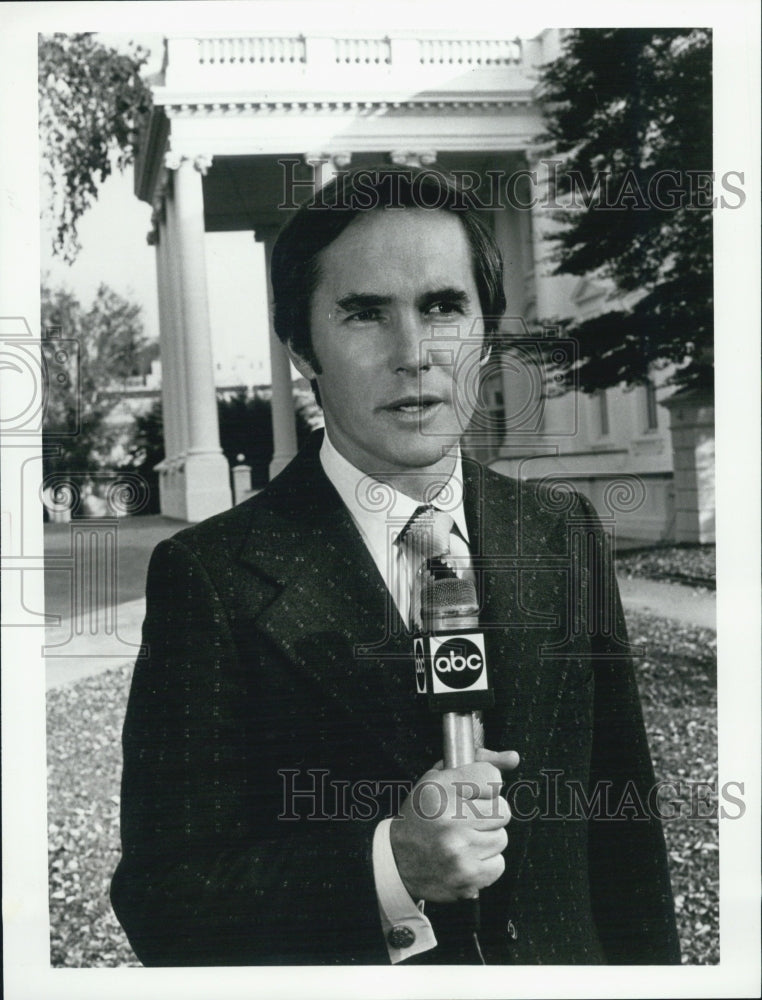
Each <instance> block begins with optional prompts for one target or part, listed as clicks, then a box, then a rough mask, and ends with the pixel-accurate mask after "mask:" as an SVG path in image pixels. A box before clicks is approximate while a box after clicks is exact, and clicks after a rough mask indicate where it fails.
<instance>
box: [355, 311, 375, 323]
mask: <svg viewBox="0 0 762 1000" xmlns="http://www.w3.org/2000/svg"><path fill="white" fill-rule="evenodd" d="M380 317H381V311H380V310H379V309H361V310H360V312H356V313H352V315H351V316H350V317H349V319H350V321H352V322H355V323H376V322H377V321H378V320H379V319H380Z"/></svg>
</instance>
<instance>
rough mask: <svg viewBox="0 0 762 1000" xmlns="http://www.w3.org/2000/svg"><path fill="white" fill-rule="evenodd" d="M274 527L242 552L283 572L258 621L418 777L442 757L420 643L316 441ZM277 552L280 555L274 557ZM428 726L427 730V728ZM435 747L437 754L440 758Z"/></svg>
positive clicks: (280, 490)
mask: <svg viewBox="0 0 762 1000" xmlns="http://www.w3.org/2000/svg"><path fill="white" fill-rule="evenodd" d="M269 509H270V512H271V516H270V530H269V531H268V532H267V537H266V539H265V542H264V543H262V542H261V541H260V539H262V533H261V532H258V533H257V534H256V536H255V537H252V538H250V539H249V540H248V542H247V544H246V545H245V546H244V549H243V550H242V553H241V559H242V560H243V561H244V562H245V563H248V564H249V565H251V566H253V567H255V568H257V569H262V568H263V567H266V571H267V575H268V576H269V577H270V578H271V579H273V581H274V582H275V584H276V585H277V588H278V591H277V596H276V597H275V599H274V600H273V601H272V602H271V603H270V604H269V606H268V607H267V609H266V610H265V611H264V613H263V614H262V615H260V616H259V618H258V620H257V626H258V628H260V629H261V630H262V631H264V632H265V633H266V634H267V635H268V636H269V637H270V638H271V639H272V641H273V642H275V643H276V645H277V646H278V647H279V648H280V650H281V651H282V652H283V653H284V654H285V656H286V657H288V659H289V660H290V661H291V662H292V663H293V664H294V665H295V666H296V667H297V668H298V669H299V670H302V671H305V672H306V673H307V674H308V675H309V676H310V677H311V678H312V679H313V680H314V681H316V682H317V683H318V684H319V685H320V686H321V687H322V689H323V690H324V691H325V694H326V697H327V698H328V699H329V703H333V704H334V705H335V706H336V709H337V712H339V713H345V712H352V713H355V712H359V713H361V714H363V716H364V717H367V720H368V729H369V732H368V742H369V745H370V744H373V743H375V744H376V745H378V744H379V743H380V744H381V747H382V749H383V751H384V752H385V753H386V754H387V756H388V757H389V758H390V759H391V760H392V761H394V764H395V766H396V767H395V769H400V770H401V771H402V772H403V773H404V774H405V775H407V776H409V777H410V778H411V779H412V778H415V777H418V776H419V775H420V774H421V773H422V771H423V770H426V769H427V768H428V767H430V766H431V764H432V763H433V762H434V760H435V759H437V757H438V756H441V750H440V749H439V748H436V747H433V746H432V745H431V742H432V740H431V735H432V721H433V720H432V719H431V718H427V717H424V718H421V716H422V709H421V705H420V704H419V703H418V702H417V700H416V697H415V681H414V668H413V660H412V640H411V638H410V635H409V632H408V631H407V629H406V628H405V626H404V625H403V623H402V622H401V620H400V617H399V614H398V612H397V609H396V606H395V605H394V602H393V600H392V598H391V595H390V594H389V591H388V590H387V588H386V586H385V584H384V581H383V579H382V577H381V575H380V573H379V572H378V569H377V567H376V565H375V563H374V561H373V559H372V557H371V555H370V553H369V552H368V550H367V548H366V546H365V544H364V542H363V541H362V539H361V537H360V535H359V532H358V531H357V528H356V527H355V525H354V523H353V521H352V519H351V517H350V515H349V512H348V511H347V509H346V507H345V506H344V504H343V503H342V501H341V499H340V498H339V496H338V494H337V493H336V491H335V489H334V488H333V486H332V485H331V483H330V482H329V481H328V479H327V477H326V476H325V474H324V472H323V470H322V466H321V465H320V461H319V454H318V447H317V445H314V444H313V445H312V446H311V447H310V448H309V449H308V450H307V451H306V452H305V453H302V455H301V456H300V457H299V459H297V461H296V462H295V463H294V464H293V465H292V466H291V467H290V468H289V470H287V471H286V472H285V473H284V474H283V475H282V476H281V481H280V482H278V483H277V484H276V486H275V488H274V489H272V490H271V501H270V503H269ZM273 552H275V553H276V554H277V555H276V558H275V560H274V559H273ZM422 731H423V732H422ZM432 754H434V756H432Z"/></svg>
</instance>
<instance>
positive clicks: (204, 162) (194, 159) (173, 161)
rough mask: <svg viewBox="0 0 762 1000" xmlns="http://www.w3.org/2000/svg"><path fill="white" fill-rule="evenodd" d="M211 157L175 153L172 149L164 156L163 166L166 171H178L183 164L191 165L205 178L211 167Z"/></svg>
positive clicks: (204, 154)
mask: <svg viewBox="0 0 762 1000" xmlns="http://www.w3.org/2000/svg"><path fill="white" fill-rule="evenodd" d="M212 160H213V157H212V156H211V155H210V154H209V153H198V154H196V155H195V156H192V155H189V154H188V153H177V152H175V151H174V150H172V149H169V150H167V152H166V153H165V154H164V166H165V167H166V168H167V170H179V169H180V167H181V166H182V165H183V163H192V164H193V166H194V168H195V169H196V170H198V172H199V173H200V174H201V176H202V177H205V176H206V174H207V172H208V171H209V169H210V167H211V166H212Z"/></svg>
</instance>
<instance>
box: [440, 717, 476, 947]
mask: <svg viewBox="0 0 762 1000" xmlns="http://www.w3.org/2000/svg"><path fill="white" fill-rule="evenodd" d="M442 735H443V737H444V766H445V767H446V768H451V767H460V766H461V764H473V762H474V761H475V760H476V750H475V748H474V713H473V712H445V713H444V715H443V716H442ZM465 902H466V903H467V904H468V923H469V924H470V927H469V930H470V931H471V932H472V933H474V934H477V933H478V932H479V928H480V926H481V911H480V907H479V892H478V890H477V892H476V893H475V894H474V895H473V896H469V898H468V899H467V900H466V901H465Z"/></svg>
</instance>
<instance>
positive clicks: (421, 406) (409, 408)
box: [385, 395, 443, 413]
mask: <svg viewBox="0 0 762 1000" xmlns="http://www.w3.org/2000/svg"><path fill="white" fill-rule="evenodd" d="M442 401H443V400H442V398H441V397H440V396H428V395H427V396H403V397H402V398H400V399H395V400H394V401H393V402H391V403H389V405H388V406H386V407H385V409H387V410H392V411H394V412H398V413H425V412H426V411H427V410H430V409H432V407H434V406H438V405H439V404H440V403H441V402H442Z"/></svg>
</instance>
